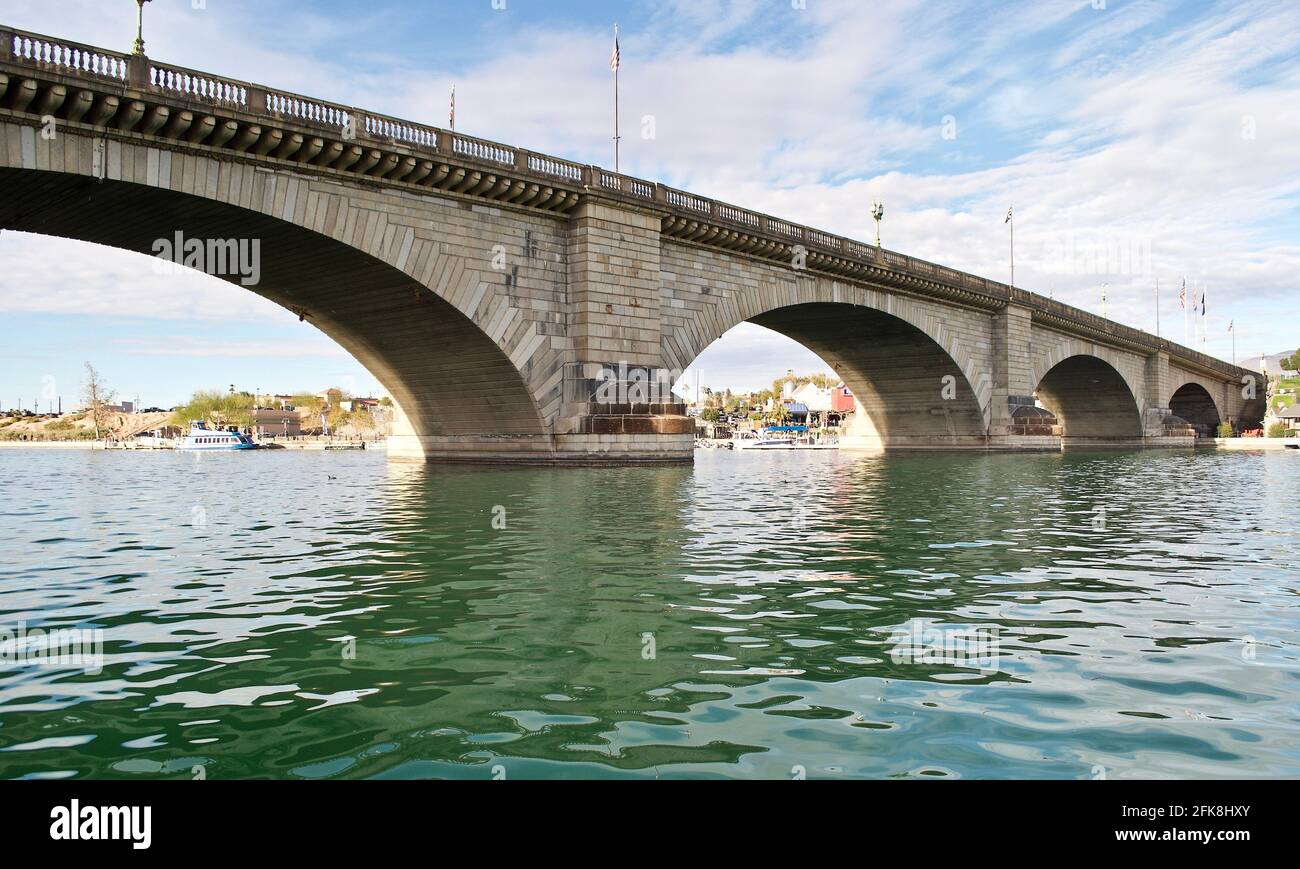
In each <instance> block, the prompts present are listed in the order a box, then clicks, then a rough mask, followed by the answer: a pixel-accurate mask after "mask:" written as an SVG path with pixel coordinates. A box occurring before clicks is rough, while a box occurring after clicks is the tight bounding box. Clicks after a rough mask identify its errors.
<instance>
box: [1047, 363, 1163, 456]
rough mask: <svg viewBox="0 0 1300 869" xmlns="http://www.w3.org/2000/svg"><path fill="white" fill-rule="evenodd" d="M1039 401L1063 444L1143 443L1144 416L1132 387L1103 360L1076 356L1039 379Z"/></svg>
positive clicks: (1055, 365) (1053, 367)
mask: <svg viewBox="0 0 1300 869" xmlns="http://www.w3.org/2000/svg"><path fill="white" fill-rule="evenodd" d="M1035 395H1036V396H1037V398H1038V400H1039V401H1040V402H1041V403H1042V404H1043V406H1044V407H1046V408H1047V409H1048V410H1050V411H1052V413H1053V414H1055V415H1056V418H1057V420H1058V422H1059V423H1060V426H1061V438H1062V443H1063V444H1065V445H1070V444H1071V443H1073V444H1076V445H1077V444H1086V443H1089V442H1093V443H1103V442H1105V443H1116V442H1136V443H1140V442H1141V440H1142V412H1141V410H1140V408H1139V407H1138V401H1137V397H1136V395H1135V394H1134V392H1133V389H1132V386H1131V385H1130V384H1129V382H1128V381H1127V380H1126V379H1125V378H1124V376H1123V375H1122V374H1121V373H1120V371H1119V370H1118V369H1117V368H1115V366H1113V365H1111V364H1110V363H1109V362H1107V361H1105V360H1104V359H1102V358H1100V357H1098V356H1093V355H1091V354H1086V353H1080V354H1075V355H1071V356H1067V357H1065V358H1064V359H1062V360H1060V361H1059V362H1057V363H1055V364H1054V365H1052V367H1051V368H1049V369H1048V370H1047V372H1046V373H1045V374H1044V375H1043V376H1042V378H1041V379H1039V380H1038V384H1037V387H1036V389H1035Z"/></svg>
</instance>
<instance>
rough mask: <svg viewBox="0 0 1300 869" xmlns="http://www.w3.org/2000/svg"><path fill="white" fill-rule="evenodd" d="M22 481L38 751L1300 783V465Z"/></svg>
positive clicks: (352, 764) (342, 770) (286, 761)
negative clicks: (48, 653)
mask: <svg viewBox="0 0 1300 869" xmlns="http://www.w3.org/2000/svg"><path fill="white" fill-rule="evenodd" d="M0 480H3V485H4V496H3V502H2V503H0V630H4V631H7V632H8V636H10V637H14V638H16V639H15V641H14V642H12V643H10V644H9V645H8V646H7V647H6V648H7V649H8V656H7V658H6V661H5V663H2V664H0V777H5V778H18V777H27V778H36V777H52V778H65V777H115V778H130V777H140V778H157V777H163V778H176V779H181V778H193V777H197V776H205V777H207V778H210V779H217V778H235V777H287V778H304V779H319V778H352V777H377V778H413V777H429V776H433V777H451V778H492V777H498V778H499V777H502V776H504V777H507V778H528V777H642V778H654V777H656V776H660V777H737V778H755V777H766V778H792V777H801V776H806V777H808V778H848V777H915V776H921V777H967V778H981V777H1008V776H1012V777H1051V778H1094V777H1101V776H1105V777H1107V778H1125V777H1175V776H1178V777H1182V776H1208V777H1219V776H1234V777H1235V776H1297V775H1300V649H1298V643H1297V639H1298V638H1297V622H1298V619H1300V500H1298V499H1300V454H1296V453H1227V454H1214V453H1212V452H1198V453H1194V454H1193V453H1191V452H1177V453H1168V452H1147V453H1110V454H1073V453H1071V454H1051V455H944V456H902V457H892V456H891V457H888V458H886V457H882V456H861V455H859V456H855V455H853V454H848V453H846V454H835V453H827V452H817V453H745V454H737V453H732V452H723V451H716V452H714V451H710V452H701V453H698V454H697V461H696V463H695V466H694V467H693V468H692V467H674V468H622V469H484V468H454V467H453V468H446V467H422V466H413V465H401V464H389V463H387V462H386V460H385V457H384V456H383V454H382V453H373V452H372V453H338V454H329V453H297V452H280V451H266V452H259V453H246V454H239V453H231V454H224V455H218V454H212V455H192V454H189V455H187V454H176V453H168V452H156V453H148V452H141V453H88V452H62V451H17V450H5V451H0ZM502 526H504V527H502ZM74 627H75V628H81V629H87V631H88V632H87V634H85V635H83V636H86V637H89V636H92V634H90V633H89V631H90V630H92V629H98V630H100V631H101V632H102V633H100V634H97V635H93V636H97V637H99V638H100V639H102V647H101V651H102V656H100V655H99V654H98V653H95V654H91V655H89V657H80V658H75V660H71V661H70V660H63V661H49V660H33V659H32V658H31V657H28V658H23V657H22V656H21V655H20V652H21V651H22V650H23V649H26V650H27V651H28V652H29V653H30V652H31V650H32V649H33V648H35V647H34V646H33V645H32V644H33V642H34V641H33V639H32V637H33V636H37V637H39V636H40V635H39V633H37V634H34V635H33V634H32V631H34V630H37V631H39V630H49V629H56V628H74ZM20 630H26V631H27V632H28V634H27V636H26V639H23V638H22V637H21V636H20V633H19V632H20ZM24 643H26V644H27V645H25V646H24V645H23V644H24Z"/></svg>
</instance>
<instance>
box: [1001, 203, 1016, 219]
mask: <svg viewBox="0 0 1300 869" xmlns="http://www.w3.org/2000/svg"><path fill="white" fill-rule="evenodd" d="M1011 208H1015V206H1014V205H1013V206H1011ZM1011 208H1008V209H1007V219H1006V220H1004V221H1002V222H1003V223H1010V222H1011Z"/></svg>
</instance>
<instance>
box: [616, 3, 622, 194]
mask: <svg viewBox="0 0 1300 869" xmlns="http://www.w3.org/2000/svg"><path fill="white" fill-rule="evenodd" d="M614 57H615V60H614V173H615V174H618V171H619V168H618V146H619V135H618V68H619V67H620V66H622V65H623V58H622V57H621V56H620V52H619V48H618V25H617V24H615V25H614Z"/></svg>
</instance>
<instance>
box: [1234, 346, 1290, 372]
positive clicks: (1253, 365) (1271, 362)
mask: <svg viewBox="0 0 1300 869" xmlns="http://www.w3.org/2000/svg"><path fill="white" fill-rule="evenodd" d="M1293 352H1294V351H1292V350H1287V351H1286V352H1285V353H1274V354H1272V355H1271V356H1265V357H1264V364H1265V365H1266V366H1268V367H1267V371H1268V373H1269V374H1281V373H1282V364H1281V363H1282V360H1283V359H1285V358H1286V357H1288V356H1290V355H1291V354H1292V353H1293ZM1237 364H1238V365H1240V366H1241V367H1242V368H1249V369H1250V370H1251V371H1258V370H1259V357H1258V356H1247V357H1246V358H1245V359H1241V360H1239V361H1238V362H1237Z"/></svg>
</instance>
